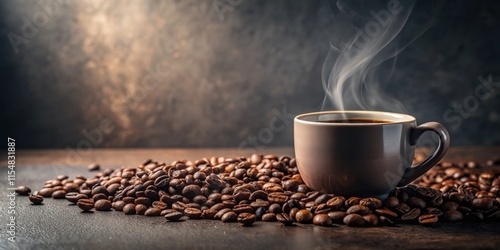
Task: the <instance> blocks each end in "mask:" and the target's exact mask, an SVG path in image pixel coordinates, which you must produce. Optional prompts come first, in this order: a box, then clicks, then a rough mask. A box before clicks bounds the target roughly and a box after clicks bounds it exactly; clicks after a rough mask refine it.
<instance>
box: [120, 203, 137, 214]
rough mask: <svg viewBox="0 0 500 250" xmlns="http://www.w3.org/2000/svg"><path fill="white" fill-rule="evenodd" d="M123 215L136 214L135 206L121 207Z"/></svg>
mask: <svg viewBox="0 0 500 250" xmlns="http://www.w3.org/2000/svg"><path fill="white" fill-rule="evenodd" d="M123 213H124V214H126V215H132V214H136V211H135V204H133V203H128V204H125V206H124V207H123Z"/></svg>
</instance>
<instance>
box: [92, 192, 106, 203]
mask: <svg viewBox="0 0 500 250" xmlns="http://www.w3.org/2000/svg"><path fill="white" fill-rule="evenodd" d="M107 199H108V196H106V195H105V194H102V193H99V194H96V195H94V196H92V200H93V201H94V202H96V201H98V200H107Z"/></svg>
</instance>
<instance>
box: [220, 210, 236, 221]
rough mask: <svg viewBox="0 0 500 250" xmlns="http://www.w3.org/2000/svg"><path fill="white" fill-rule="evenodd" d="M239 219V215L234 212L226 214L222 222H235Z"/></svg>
mask: <svg viewBox="0 0 500 250" xmlns="http://www.w3.org/2000/svg"><path fill="white" fill-rule="evenodd" d="M237 219H238V215H237V214H236V213H235V212H233V211H229V212H227V213H225V214H224V215H223V216H222V218H221V220H222V222H235V221H237Z"/></svg>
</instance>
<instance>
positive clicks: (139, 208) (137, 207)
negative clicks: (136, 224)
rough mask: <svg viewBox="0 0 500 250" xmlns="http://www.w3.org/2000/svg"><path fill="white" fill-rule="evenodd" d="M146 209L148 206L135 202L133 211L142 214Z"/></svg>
mask: <svg viewBox="0 0 500 250" xmlns="http://www.w3.org/2000/svg"><path fill="white" fill-rule="evenodd" d="M147 210H148V206H146V205H144V204H135V213H136V214H138V215H144V214H145V213H146V211H147Z"/></svg>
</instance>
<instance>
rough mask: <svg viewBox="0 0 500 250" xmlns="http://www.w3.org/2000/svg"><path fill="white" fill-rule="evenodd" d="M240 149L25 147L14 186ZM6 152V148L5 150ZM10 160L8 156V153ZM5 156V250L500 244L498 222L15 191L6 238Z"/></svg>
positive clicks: (483, 150)
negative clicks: (247, 209)
mask: <svg viewBox="0 0 500 250" xmlns="http://www.w3.org/2000/svg"><path fill="white" fill-rule="evenodd" d="M251 153H252V151H251V150H238V149H119V150H117V149H94V150H92V152H79V153H78V152H75V151H73V152H72V151H66V150H25V151H18V152H16V162H17V166H16V176H15V177H16V178H15V182H16V186H19V185H27V186H29V187H31V188H32V190H36V189H39V188H41V187H42V185H43V182H44V181H45V180H48V179H53V178H55V176H57V175H60V174H66V175H69V176H70V178H73V177H74V176H76V175H84V176H87V177H91V176H93V175H94V173H91V172H88V171H87V169H86V166H87V165H88V164H89V163H92V162H98V163H100V164H101V166H103V167H110V168H117V167H120V166H124V165H130V166H135V165H137V164H139V163H141V162H143V161H144V160H145V159H149V158H151V159H154V160H157V161H165V162H170V161H173V160H177V159H189V160H196V159H199V158H202V157H210V156H228V157H234V156H241V155H245V156H249V155H250V154H251ZM260 153H263V154H268V153H272V154H276V155H289V156H293V149H291V148H268V149H264V150H262V151H260ZM5 155H6V153H5ZM499 156H500V147H475V148H452V149H450V151H449V153H448V154H447V156H446V159H447V160H451V161H468V160H474V161H478V162H485V161H486V160H488V159H491V158H497V157H499ZM5 158H6V157H5ZM6 165H7V163H6V161H5V160H3V161H2V162H0V166H2V167H1V168H0V170H1V171H0V179H1V183H2V189H1V190H0V194H1V196H0V201H1V207H0V215H1V218H2V219H1V226H0V235H1V238H0V249H3V248H6V249H140V248H143V249H144V248H147V249H157V248H161V249H223V248H229V249H234V248H238V249H334V248H340V247H342V248H354V249H358V248H359V249H361V248H362V249H380V248H386V249H394V248H403V249H415V248H419V249H420V248H430V249H447V248H461V249H462V248H485V249H500V223H498V222H497V223H493V222H489V223H464V222H459V223H446V222H440V223H439V224H438V225H437V226H435V227H422V226H419V225H399V226H397V227H377V228H350V227H347V226H343V225H339V226H334V227H329V228H325V227H317V226H313V225H301V224H297V226H294V227H284V226H282V225H281V224H279V223H275V222H272V223H270V222H256V223H255V225H254V226H252V227H242V226H240V225H239V224H237V223H222V222H220V221H211V220H191V221H184V222H176V223H172V222H167V221H166V220H165V219H164V218H162V217H145V216H138V215H134V216H125V215H123V213H121V212H116V211H110V212H95V213H81V212H80V210H79V209H78V208H77V207H75V206H74V205H68V202H67V201H65V200H53V199H46V200H45V201H44V205H43V206H34V205H30V202H29V201H28V199H27V198H26V197H23V196H17V198H16V201H15V209H14V210H15V212H16V220H15V222H16V231H15V236H16V237H15V240H16V243H10V242H9V241H8V240H7V238H8V237H7V236H8V226H7V223H8V216H10V215H9V214H7V213H8V210H9V209H8V206H9V198H8V196H7V195H8V192H9V190H7V185H4V183H6V181H7V168H6Z"/></svg>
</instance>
